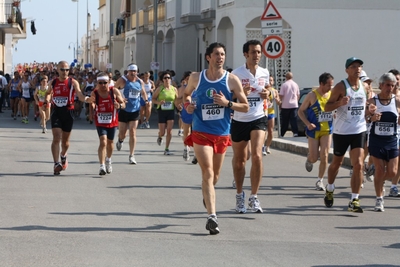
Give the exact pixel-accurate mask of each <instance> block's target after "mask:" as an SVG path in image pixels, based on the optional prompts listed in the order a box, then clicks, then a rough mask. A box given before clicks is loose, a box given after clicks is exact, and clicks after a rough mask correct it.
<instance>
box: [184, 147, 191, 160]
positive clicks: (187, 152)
mask: <svg viewBox="0 0 400 267" xmlns="http://www.w3.org/2000/svg"><path fill="white" fill-rule="evenodd" d="M183 159H184V160H185V161H189V160H190V155H189V147H188V146H186V148H185V149H184V150H183Z"/></svg>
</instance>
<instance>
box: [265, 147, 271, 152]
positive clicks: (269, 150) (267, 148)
mask: <svg viewBox="0 0 400 267" xmlns="http://www.w3.org/2000/svg"><path fill="white" fill-rule="evenodd" d="M266 151H267V154H271V151H270V150H269V146H267V149H266Z"/></svg>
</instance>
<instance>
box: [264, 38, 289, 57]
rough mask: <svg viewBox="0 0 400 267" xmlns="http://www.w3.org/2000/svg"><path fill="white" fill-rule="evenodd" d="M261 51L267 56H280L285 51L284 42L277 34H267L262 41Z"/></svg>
mask: <svg viewBox="0 0 400 267" xmlns="http://www.w3.org/2000/svg"><path fill="white" fill-rule="evenodd" d="M262 51H263V54H264V55H265V56H266V57H267V58H270V59H277V58H280V57H281V56H282V55H283V53H284V52H285V42H284V41H283V39H282V38H281V37H279V36H276V35H272V36H268V37H267V38H265V40H264V42H263V43H262Z"/></svg>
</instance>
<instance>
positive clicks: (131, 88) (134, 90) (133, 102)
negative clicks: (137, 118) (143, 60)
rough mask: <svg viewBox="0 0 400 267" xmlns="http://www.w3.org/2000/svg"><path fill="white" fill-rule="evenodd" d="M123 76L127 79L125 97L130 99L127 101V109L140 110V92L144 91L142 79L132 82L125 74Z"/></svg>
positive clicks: (127, 110)
mask: <svg viewBox="0 0 400 267" xmlns="http://www.w3.org/2000/svg"><path fill="white" fill-rule="evenodd" d="M122 78H123V79H124V80H125V87H124V97H125V99H126V100H127V101H128V102H127V103H126V108H125V111H126V112H135V111H138V110H139V109H140V93H141V91H142V84H141V83H140V79H137V80H136V81H134V82H131V81H129V80H128V79H127V78H126V77H125V76H122Z"/></svg>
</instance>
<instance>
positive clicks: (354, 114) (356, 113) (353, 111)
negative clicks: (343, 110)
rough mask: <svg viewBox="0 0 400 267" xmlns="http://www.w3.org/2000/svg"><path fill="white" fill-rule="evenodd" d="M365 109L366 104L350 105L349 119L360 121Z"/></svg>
mask: <svg viewBox="0 0 400 267" xmlns="http://www.w3.org/2000/svg"><path fill="white" fill-rule="evenodd" d="M363 111H364V106H353V107H349V108H348V110H347V119H348V120H350V121H351V120H354V121H359V120H360V119H361V117H362V114H363Z"/></svg>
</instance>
